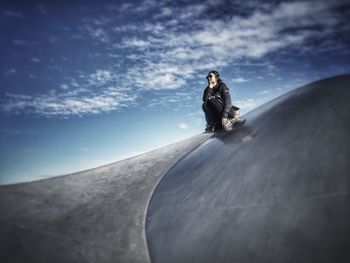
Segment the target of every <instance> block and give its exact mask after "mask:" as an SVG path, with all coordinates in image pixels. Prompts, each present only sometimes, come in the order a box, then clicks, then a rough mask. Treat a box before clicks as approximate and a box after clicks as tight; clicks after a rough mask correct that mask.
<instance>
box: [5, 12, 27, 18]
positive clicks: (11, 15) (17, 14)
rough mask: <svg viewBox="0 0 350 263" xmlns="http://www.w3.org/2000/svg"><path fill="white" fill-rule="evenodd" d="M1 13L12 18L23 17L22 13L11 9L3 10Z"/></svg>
mask: <svg viewBox="0 0 350 263" xmlns="http://www.w3.org/2000/svg"><path fill="white" fill-rule="evenodd" d="M3 15H4V16H7V17H13V18H22V17H24V16H23V14H22V13H20V12H18V11H13V10H5V11H3Z"/></svg>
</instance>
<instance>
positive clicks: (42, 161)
mask: <svg viewBox="0 0 350 263" xmlns="http://www.w3.org/2000/svg"><path fill="white" fill-rule="evenodd" d="M0 7H1V8H0V29H1V30H0V47H1V60H0V184H9V183H15V182H24V181H31V180H37V179H42V178H46V177H51V176H57V175H62V174H67V173H72V172H77V171H81V170H85V169H90V168H94V167H97V166H100V165H104V164H108V163H111V162H114V161H117V160H121V159H124V158H127V157H131V156H135V155H138V154H140V153H144V152H148V151H150V150H153V149H156V148H159V147H161V146H164V145H169V144H172V143H175V142H177V141H180V140H182V139H185V138H189V137H191V136H194V135H196V134H199V133H201V132H203V130H204V126H205V120H204V114H203V112H202V109H201V104H202V101H201V99H202V93H203V90H204V88H205V87H206V84H207V83H206V79H205V77H206V75H207V74H208V72H209V71H210V70H218V71H219V72H220V75H221V78H222V79H223V80H224V82H225V83H226V84H227V85H228V87H229V89H230V94H231V98H232V101H233V103H234V104H235V105H237V106H238V107H240V108H241V112H242V113H243V114H244V113H246V112H249V111H250V110H252V109H254V108H256V107H258V106H259V105H261V104H263V103H265V102H268V101H269V100H271V99H272V98H275V97H277V96H280V95H282V94H285V93H286V92H289V91H291V90H293V89H295V88H298V87H300V86H302V85H305V84H308V83H310V82H312V81H316V80H319V79H322V78H326V77H330V76H334V75H339V74H349V73H350V63H349V61H350V21H349V18H350V1H349V0H347V1H336V0H335V1H322V0H318V1H255V0H254V1H234V0H232V1H227V0H210V1H170V0H165V1H154V0H140V1H8V2H7V1H1V3H0ZM248 121H249V120H248Z"/></svg>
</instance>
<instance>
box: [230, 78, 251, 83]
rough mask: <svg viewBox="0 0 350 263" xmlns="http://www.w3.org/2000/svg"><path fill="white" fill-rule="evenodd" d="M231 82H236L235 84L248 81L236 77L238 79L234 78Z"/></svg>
mask: <svg viewBox="0 0 350 263" xmlns="http://www.w3.org/2000/svg"><path fill="white" fill-rule="evenodd" d="M232 80H233V82H236V83H244V82H247V81H249V80H247V79H245V78H242V77H238V78H235V79H232Z"/></svg>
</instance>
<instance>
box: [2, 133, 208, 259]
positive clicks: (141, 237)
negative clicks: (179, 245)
mask: <svg viewBox="0 0 350 263" xmlns="http://www.w3.org/2000/svg"><path fill="white" fill-rule="evenodd" d="M209 136H210V135H209V134H200V135H197V136H194V137H192V138H189V139H187V140H184V141H181V142H179V143H176V144H173V145H170V146H167V147H164V148H161V149H158V150H155V151H152V152H149V153H146V154H143V155H140V156H137V157H134V158H130V159H127V160H124V161H120V162H117V163H114V164H110V165H106V166H103V167H100V168H96V169H93V170H89V171H84V172H80V173H76V174H71V175H67V176H61V177H57V178H52V179H46V180H42V181H37V182H31V183H23V184H16V185H9V186H1V187H0V262H3V263H13V262H21V263H23V262H50V263H53V262H58V263H63V262H84V263H85V262H95V263H103V262H149V257H148V250H147V246H146V240H145V233H144V231H145V230H144V225H145V224H144V223H145V215H146V209H147V205H148V202H149V199H150V196H151V194H152V192H153V190H154V188H155V186H156V184H157V183H158V181H159V179H160V178H161V177H162V175H164V173H165V172H166V171H167V170H168V169H169V167H171V166H172V165H173V164H174V163H176V161H178V160H179V159H181V158H182V157H183V156H184V155H186V153H188V152H189V151H191V150H192V149H193V148H195V147H196V146H197V145H199V144H200V143H201V142H202V141H204V140H205V139H207V138H208V137H209ZM19 165H20V164H19Z"/></svg>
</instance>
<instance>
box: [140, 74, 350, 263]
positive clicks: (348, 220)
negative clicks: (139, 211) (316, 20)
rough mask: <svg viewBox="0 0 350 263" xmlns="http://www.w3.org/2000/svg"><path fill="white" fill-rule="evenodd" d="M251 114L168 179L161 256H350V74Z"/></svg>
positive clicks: (156, 256) (157, 228)
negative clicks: (236, 128)
mask: <svg viewBox="0 0 350 263" xmlns="http://www.w3.org/2000/svg"><path fill="white" fill-rule="evenodd" d="M244 117H245V118H246V119H247V122H246V124H245V125H244V126H242V127H241V128H240V129H238V130H237V131H236V132H234V133H219V134H218V135H217V136H215V137H212V138H210V139H208V140H207V141H206V142H205V143H203V144H202V145H200V146H199V147H198V148H196V149H195V150H193V151H192V152H191V153H189V154H188V155H187V156H186V157H184V158H183V159H182V160H180V161H179V162H177V163H176V164H175V165H174V166H173V167H172V168H171V169H170V170H169V172H168V173H167V174H166V175H165V176H164V177H163V178H162V180H161V182H160V183H159V185H158V186H157V188H156V190H155V192H154V194H153V196H152V199H151V201H150V205H149V208H148V213H147V221H146V237H147V241H148V246H149V251H150V257H151V260H152V262H156V263H157V262H162V263H163V262H179V263H180V262H183V263H186V262H191V263H194V262H200V263H204V262H220V263H224V262H240V263H242V262H268V263H273V262H285V263H286V262H337V263H339V262H343V263H345V262H350V75H343V76H337V77H333V78H329V79H325V80H321V81H318V82H315V83H312V84H310V85H307V86H304V87H302V88H299V89H297V90H294V91H292V92H290V93H288V94H286V95H284V96H282V97H279V98H277V99H274V100H273V101H270V102H268V103H267V104H265V105H263V106H261V107H259V108H257V109H256V110H254V111H252V112H250V113H248V114H247V115H245V116H244Z"/></svg>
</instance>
